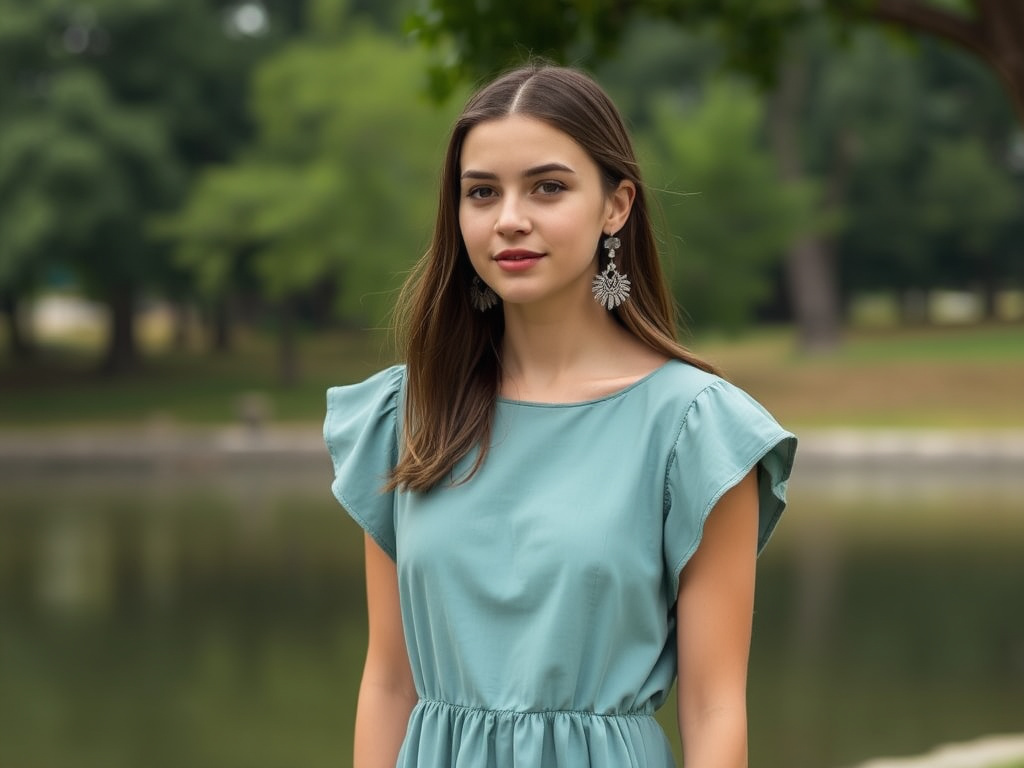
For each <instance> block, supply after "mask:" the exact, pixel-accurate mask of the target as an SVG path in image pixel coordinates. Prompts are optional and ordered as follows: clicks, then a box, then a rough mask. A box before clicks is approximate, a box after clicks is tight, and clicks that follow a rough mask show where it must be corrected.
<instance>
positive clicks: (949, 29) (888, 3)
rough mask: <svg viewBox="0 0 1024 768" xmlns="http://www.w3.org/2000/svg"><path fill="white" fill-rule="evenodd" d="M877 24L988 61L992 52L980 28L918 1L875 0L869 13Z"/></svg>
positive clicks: (968, 21) (961, 17) (973, 23)
mask: <svg viewBox="0 0 1024 768" xmlns="http://www.w3.org/2000/svg"><path fill="white" fill-rule="evenodd" d="M870 14H871V16H873V17H874V18H876V19H878V20H879V21H884V22H889V23H892V24H899V25H900V26H902V27H907V28H910V29H916V30H920V31H921V32H927V33H929V34H932V35H935V36H937V37H941V38H943V39H945V40H948V41H950V42H952V43H956V44H957V45H959V46H961V47H963V48H966V49H967V50H969V51H971V52H973V53H976V54H978V55H979V56H981V57H982V58H983V59H988V58H989V57H990V55H991V53H992V51H991V49H990V47H989V46H988V45H987V41H986V39H985V35H984V32H983V30H982V29H981V27H980V25H979V24H978V23H977V22H976V21H972V20H970V19H967V18H965V17H963V16H959V15H957V14H954V13H950V12H949V11H944V10H941V9H939V8H936V7H935V6H933V5H930V4H927V3H924V2H922V1H921V0H877V2H876V3H875V6H874V8H873V9H872V10H871V11H870Z"/></svg>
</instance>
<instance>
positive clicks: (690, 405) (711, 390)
mask: <svg viewBox="0 0 1024 768" xmlns="http://www.w3.org/2000/svg"><path fill="white" fill-rule="evenodd" d="M651 384H652V386H653V389H654V395H653V398H654V400H655V402H656V403H657V409H656V410H658V411H659V412H660V416H661V417H664V418H665V420H667V421H671V422H672V423H674V425H675V428H676V431H677V434H678V432H679V431H681V430H684V429H685V428H686V427H687V426H688V424H689V426H690V427H695V426H696V422H697V421H698V420H703V422H704V423H707V422H708V421H711V420H714V421H715V422H718V423H719V424H730V423H734V424H737V425H738V426H741V425H743V424H747V425H753V424H757V423H764V424H765V425H766V426H772V427H773V428H774V427H777V426H778V425H777V423H776V422H775V419H774V417H773V416H772V415H771V414H770V413H769V412H768V411H767V409H765V407H764V406H763V405H762V404H761V403H760V402H758V401H757V400H756V399H755V398H754V397H753V396H752V395H750V394H749V393H748V392H747V391H746V390H744V389H742V388H741V387H739V386H737V385H735V384H733V383H731V382H730V381H728V380H727V379H725V378H723V377H722V376H719V375H718V374H715V373H711V372H709V371H705V370H702V369H700V368H697V367H696V366H693V365H690V364H689V363H686V362H683V361H681V360H670V361H669V362H667V363H665V364H664V366H662V367H661V368H660V369H659V370H658V371H656V373H655V374H654V375H652V376H651Z"/></svg>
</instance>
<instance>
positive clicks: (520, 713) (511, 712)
mask: <svg viewBox="0 0 1024 768" xmlns="http://www.w3.org/2000/svg"><path fill="white" fill-rule="evenodd" d="M424 704H434V705H437V706H439V707H445V708H447V709H454V710H457V711H461V712H467V713H474V714H484V715H504V716H507V717H554V716H555V715H579V716H581V717H600V718H607V719H615V718H628V719H640V718H653V717H654V713H653V712H645V711H643V710H640V709H637V710H632V711H629V712H607V713H606V712H594V711H593V710H587V709H527V710H520V709H489V708H487V707H473V706H469V705H466V704H453V703H452V702H450V701H442V700H441V699H427V698H421V699H420V701H419V705H424Z"/></svg>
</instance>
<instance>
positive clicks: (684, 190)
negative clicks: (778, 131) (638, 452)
mask: <svg viewBox="0 0 1024 768" xmlns="http://www.w3.org/2000/svg"><path fill="white" fill-rule="evenodd" d="M761 112H762V109H761V102H760V100H759V99H758V98H757V96H756V94H754V93H753V92H752V91H751V89H750V88H749V87H744V86H742V85H740V84H738V83H735V82H728V81H723V80H716V81H713V82H712V83H711V84H710V85H709V87H708V88H707V92H706V95H705V96H704V98H702V99H701V100H699V101H697V102H696V103H690V104H689V105H688V104H687V103H686V102H685V101H684V100H681V99H680V98H678V97H667V98H666V97H662V98H660V99H659V100H658V102H657V106H656V108H655V110H654V123H653V129H652V131H651V133H650V139H649V142H650V144H649V146H648V147H647V149H646V151H645V152H644V155H645V157H646V159H647V162H646V163H645V165H647V166H648V175H649V177H650V180H651V181H652V182H653V186H654V187H655V188H656V189H658V190H659V197H660V199H661V207H662V209H663V210H664V211H665V216H666V223H667V227H668V230H669V232H670V233H671V234H672V236H673V239H674V241H675V243H674V247H672V246H670V247H669V249H668V250H669V253H671V252H672V251H678V253H679V255H680V258H679V259H677V260H673V261H674V263H673V264H672V265H671V268H670V274H671V276H672V277H671V279H672V284H673V289H674V291H673V292H674V294H675V295H676V297H677V298H678V299H679V301H680V302H681V304H682V306H683V307H685V309H686V311H687V313H688V315H689V316H690V317H691V318H692V319H693V321H694V322H695V323H696V324H697V325H700V326H704V327H706V326H709V325H715V326H719V327H723V328H726V329H728V330H738V329H739V328H740V327H742V326H744V325H746V324H747V323H748V322H749V321H750V319H751V317H752V315H753V312H754V310H755V309H756V307H757V306H758V304H759V303H760V302H763V301H764V300H765V299H766V298H767V297H768V295H769V294H770V292H771V290H772V277H773V267H774V266H775V265H776V264H777V262H778V260H779V256H780V254H781V253H782V252H783V251H784V249H785V248H786V246H787V245H788V244H789V243H790V242H791V241H792V240H793V238H794V237H795V236H796V235H797V234H798V233H800V232H805V231H808V230H810V229H812V228H813V226H814V225H813V224H812V218H813V216H814V211H813V206H814V198H815V196H816V194H815V190H814V189H813V188H812V187H811V186H810V185H808V184H806V183H804V184H783V183H781V182H780V181H779V178H778V174H777V172H776V169H775V164H774V160H773V158H772V156H771V154H770V153H769V152H768V151H767V150H766V149H765V148H764V147H763V146H762V145H761V142H760V140H759V139H760V136H759V134H760V129H761V125H762V122H763V119H762V114H761Z"/></svg>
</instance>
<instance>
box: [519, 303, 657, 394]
mask: <svg viewBox="0 0 1024 768" xmlns="http://www.w3.org/2000/svg"><path fill="white" fill-rule="evenodd" d="M588 298H589V297H588ZM504 311H505V334H504V338H503V341H502V349H501V358H502V362H501V367H502V383H501V394H502V395H503V396H505V397H509V398H512V399H517V400H535V401H544V402H559V401H564V402H569V401H575V400H583V399H589V398H591V397H599V396H601V395H603V394H607V393H608V392H611V391H615V390H616V389H620V388H621V387H622V386H624V385H625V384H629V383H631V382H632V381H633V380H635V379H638V378H640V377H641V376H644V375H646V374H647V373H650V371H651V370H653V369H654V368H656V367H657V366H658V365H660V364H661V363H663V362H664V357H662V356H660V355H659V354H658V353H657V352H655V351H654V350H651V349H650V348H649V347H647V346H646V345H644V344H643V343H642V342H640V341H639V340H638V339H637V338H636V337H635V336H633V335H632V334H631V333H629V332H628V331H627V330H625V329H624V328H623V327H622V326H621V325H620V324H619V323H618V322H617V321H616V320H615V318H614V316H613V315H612V314H611V313H610V312H607V311H606V310H604V309H603V308H602V307H600V306H599V305H598V304H596V303H594V304H593V309H591V308H590V307H586V306H585V307H581V308H580V310H579V311H576V312H569V311H566V310H565V308H564V305H563V307H562V308H545V309H542V308H539V307H536V306H530V307H523V306H515V305H512V306H505V308H504Z"/></svg>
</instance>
